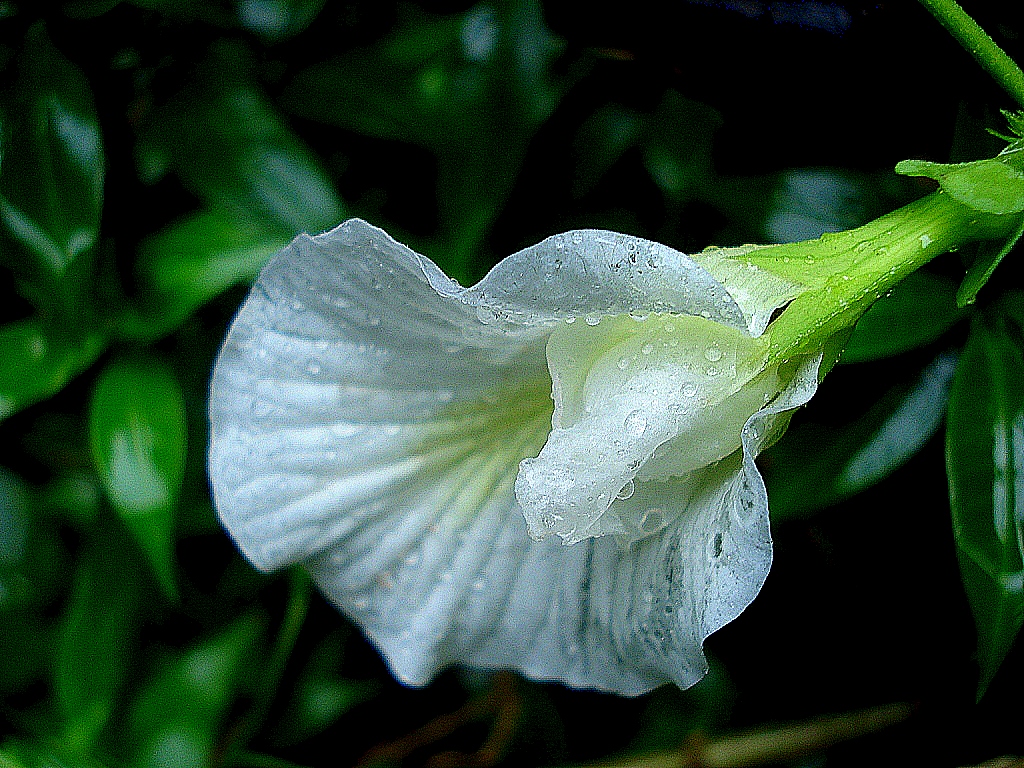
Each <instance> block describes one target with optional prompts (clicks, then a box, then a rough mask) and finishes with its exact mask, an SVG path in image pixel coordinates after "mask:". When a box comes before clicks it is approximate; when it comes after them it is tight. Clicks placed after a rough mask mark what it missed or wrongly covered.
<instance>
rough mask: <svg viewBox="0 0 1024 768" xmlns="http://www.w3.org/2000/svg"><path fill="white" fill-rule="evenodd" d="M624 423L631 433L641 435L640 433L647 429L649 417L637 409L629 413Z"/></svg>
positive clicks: (636, 435) (627, 430)
mask: <svg viewBox="0 0 1024 768" xmlns="http://www.w3.org/2000/svg"><path fill="white" fill-rule="evenodd" d="M623 425H624V426H625V427H626V432H628V433H629V434H630V435H632V436H634V437H640V435H642V434H643V433H644V430H645V429H647V417H646V416H644V414H643V411H641V410H639V409H637V410H635V411H631V412H630V413H629V415H628V416H626V419H625V421H624V422H623Z"/></svg>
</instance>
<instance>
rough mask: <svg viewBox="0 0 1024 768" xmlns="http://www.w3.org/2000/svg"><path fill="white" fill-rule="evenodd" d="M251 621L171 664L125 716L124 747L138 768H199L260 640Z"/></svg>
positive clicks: (238, 623) (207, 758) (205, 762)
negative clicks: (169, 767)
mask: <svg viewBox="0 0 1024 768" xmlns="http://www.w3.org/2000/svg"><path fill="white" fill-rule="evenodd" d="M259 634H260V632H259V627H258V625H257V623H256V622H255V621H253V620H252V619H250V618H243V619H240V620H238V621H236V622H235V623H233V624H232V625H231V626H230V627H228V628H227V629H226V630H224V631H223V632H221V633H220V634H219V635H217V636H215V637H213V638H211V639H207V640H203V641H200V642H199V643H197V644H196V645H194V646H193V647H192V648H190V649H189V650H187V651H186V652H184V653H183V654H181V655H180V656H177V657H176V658H172V659H170V660H169V661H168V662H167V663H166V664H165V665H164V668H163V669H162V670H160V671H159V672H158V673H157V674H156V675H155V676H154V677H153V678H152V679H151V680H150V681H149V682H148V683H146V684H145V686H144V687H143V689H142V693H141V694H140V696H139V697H138V699H137V700H136V701H135V702H134V704H133V705H132V707H131V711H130V713H129V724H128V740H127V742H128V745H129V750H130V753H131V755H132V760H131V762H132V764H133V765H135V766H136V767H137V768H165V767H166V766H175V768H201V766H206V765H211V764H212V762H213V760H212V758H213V752H214V746H215V744H216V740H217V736H218V734H219V732H220V729H221V726H222V722H223V720H224V717H225V715H226V714H227V712H228V708H229V707H230V705H231V703H232V701H233V699H234V696H235V691H236V688H237V687H238V685H239V682H240V681H241V680H242V678H243V676H244V675H245V674H246V673H247V670H246V669H245V667H244V662H245V661H246V658H247V656H248V655H249V654H250V653H251V651H252V649H253V647H254V645H255V643H256V641H257V639H258V637H259Z"/></svg>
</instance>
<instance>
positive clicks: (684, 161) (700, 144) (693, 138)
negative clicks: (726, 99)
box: [642, 89, 722, 201]
mask: <svg viewBox="0 0 1024 768" xmlns="http://www.w3.org/2000/svg"><path fill="white" fill-rule="evenodd" d="M721 123H722V117H721V115H719V114H718V112H716V111H715V110H714V109H712V108H711V107H709V106H707V105H706V104H702V103H700V102H699V101H693V100H691V99H687V98H684V97H683V96H681V95H680V94H679V92H678V91H675V90H671V89H669V90H666V91H665V95H664V96H663V97H662V100H661V103H660V104H659V105H658V108H657V110H655V112H654V114H653V115H652V116H651V118H650V119H649V120H648V121H647V125H646V126H645V131H644V134H645V135H644V137H643V139H642V144H643V152H644V165H645V166H646V167H647V172H648V173H650V174H651V178H652V179H654V181H655V183H656V184H657V185H658V186H659V187H661V189H662V190H663V191H664V192H665V193H666V194H668V195H669V196H670V197H671V198H672V199H673V200H676V201H683V200H686V199H688V198H689V197H692V196H694V194H696V192H697V190H698V189H699V188H701V187H702V186H703V185H704V184H705V183H706V182H707V181H708V180H709V179H710V178H711V176H712V174H713V164H712V159H711V149H712V141H713V139H714V134H715V131H716V130H718V127H719V126H720V125H721Z"/></svg>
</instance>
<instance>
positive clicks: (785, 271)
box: [743, 192, 1021, 359]
mask: <svg viewBox="0 0 1024 768" xmlns="http://www.w3.org/2000/svg"><path fill="white" fill-rule="evenodd" d="M1020 220H1021V217H1020V216H1019V215H1006V216H995V215H991V214H980V213H979V212H978V211H976V210H974V209H972V208H968V207H967V206H965V205H963V204H961V203H958V202H957V201H956V200H953V199H952V198H951V197H950V196H949V195H947V194H944V193H942V192H935V193H932V194H931V195H928V196H926V197H924V198H922V199H920V200H917V201H915V202H913V203H910V204H909V205H906V206H904V207H903V208H900V209H899V210H897V211H893V212H892V213H890V214H888V215H886V216H882V217H881V218H878V219H875V220H874V221H870V222H868V223H867V224H865V225H864V226H862V227H857V228H856V229H851V230H847V231H845V232H836V233H830V234H826V235H824V236H822V237H821V238H820V239H819V240H808V241H805V242H801V243H790V244H786V245H775V246H767V247H764V248H757V249H755V250H753V251H751V252H749V253H747V254H746V255H745V256H744V257H743V258H744V260H746V261H747V262H748V263H751V264H754V265H756V266H758V267H762V268H765V269H768V270H769V271H771V272H774V273H775V274H778V275H781V276H783V277H787V278H789V279H791V280H792V281H793V282H795V283H797V284H800V285H803V286H804V290H803V291H802V292H801V293H800V295H799V296H798V297H797V298H795V299H794V300H793V301H792V302H791V303H790V304H789V306H788V307H787V308H786V310H785V311H784V312H783V313H782V314H781V315H780V316H779V317H777V318H776V319H775V320H774V322H772V324H771V325H770V326H769V327H768V332H767V333H766V334H765V340H766V343H768V344H769V345H770V354H771V356H772V357H774V358H776V359H788V358H790V357H793V356H795V355H801V354H809V353H812V352H814V351H816V350H819V349H821V348H822V347H823V346H824V345H825V344H826V343H827V342H828V340H829V339H830V338H832V337H833V336H835V335H836V334H837V333H840V332H842V331H844V330H845V329H849V328H852V327H853V325H854V324H855V323H856V321H857V320H858V319H859V318H860V316H861V315H862V314H863V313H864V312H866V311H867V309H868V308H869V307H870V306H871V304H872V303H873V302H874V301H875V300H876V299H878V298H879V297H881V296H882V295H884V294H885V293H888V292H889V291H891V290H892V289H893V288H894V287H895V286H896V284H897V283H899V282H900V281H901V280H903V278H905V277H906V276H907V275H909V274H910V273H911V272H913V271H914V270H916V269H918V268H919V267H921V266H923V265H924V264H926V263H928V262H929V261H931V260H932V259H933V258H935V257H936V256H938V255H940V254H942V253H946V252H947V251H950V250H954V249H956V248H959V247H961V246H963V245H965V244H967V243H969V242H972V241H975V240H983V239H1001V238H1005V237H1008V236H1009V235H1010V234H1012V232H1013V231H1015V229H1016V227H1018V226H1019V225H1020Z"/></svg>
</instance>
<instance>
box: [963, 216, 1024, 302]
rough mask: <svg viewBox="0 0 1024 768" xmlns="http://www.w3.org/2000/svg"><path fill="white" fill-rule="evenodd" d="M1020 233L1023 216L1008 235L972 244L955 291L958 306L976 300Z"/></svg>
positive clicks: (1023, 229) (1022, 230)
mask: <svg viewBox="0 0 1024 768" xmlns="http://www.w3.org/2000/svg"><path fill="white" fill-rule="evenodd" d="M1022 234H1024V217H1022V218H1021V220H1020V222H1019V223H1018V224H1017V227H1016V229H1015V230H1014V231H1013V232H1012V233H1011V234H1010V235H1009V237H1007V238H1005V239H1001V240H982V241H980V242H978V243H976V244H973V247H974V258H973V260H972V261H971V266H970V267H969V268H968V269H967V274H966V275H964V279H963V282H962V283H960V288H959V290H957V292H956V303H957V306H958V307H960V308H961V309H963V308H964V307H967V306H969V305H971V304H973V303H974V302H975V301H976V300H977V298H978V293H979V292H980V291H981V289H982V288H984V287H985V285H986V284H987V283H988V281H989V278H991V277H992V273H994V272H995V271H996V267H998V266H999V264H1000V263H1001V262H1002V260H1003V258H1004V257H1005V256H1006V254H1008V253H1009V252H1010V251H1012V250H1013V247H1014V246H1015V245H1016V244H1017V241H1018V240H1020V237H1021V235H1022Z"/></svg>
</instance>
